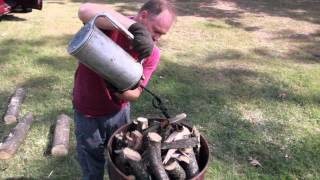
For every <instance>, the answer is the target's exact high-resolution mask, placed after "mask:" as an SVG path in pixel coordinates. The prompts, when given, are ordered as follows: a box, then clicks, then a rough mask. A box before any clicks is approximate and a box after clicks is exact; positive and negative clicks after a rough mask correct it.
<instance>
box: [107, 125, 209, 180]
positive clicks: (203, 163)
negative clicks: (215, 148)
mask: <svg viewBox="0 0 320 180" xmlns="http://www.w3.org/2000/svg"><path fill="white" fill-rule="evenodd" d="M183 125H184V126H186V127H187V128H189V129H191V127H190V126H188V125H186V124H183ZM129 126H130V124H127V125H123V126H122V127H120V128H119V129H118V130H117V131H115V132H114V133H113V134H112V136H111V138H110V139H109V142H108V145H107V155H106V156H107V161H108V173H109V179H110V180H131V179H132V178H131V177H129V176H127V175H125V174H124V173H123V172H121V171H120V169H118V168H117V166H116V165H115V163H114V155H113V150H112V148H113V147H112V144H113V141H114V137H115V135H116V134H119V133H120V132H124V133H125V132H127V129H128V127H129ZM200 145H201V147H200V153H199V155H200V156H199V160H198V164H199V169H200V172H199V174H198V175H197V176H196V177H194V178H192V179H191V180H204V178H205V173H206V170H207V169H208V163H209V158H210V153H209V147H208V141H207V140H206V139H205V138H204V137H203V136H202V135H200Z"/></svg>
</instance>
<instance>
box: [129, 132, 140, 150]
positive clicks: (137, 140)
mask: <svg viewBox="0 0 320 180" xmlns="http://www.w3.org/2000/svg"><path fill="white" fill-rule="evenodd" d="M131 137H132V139H133V142H134V146H133V147H132V149H133V150H135V151H140V150H141V148H142V139H143V136H142V134H141V133H140V132H139V131H137V130H135V131H132V132H131Z"/></svg>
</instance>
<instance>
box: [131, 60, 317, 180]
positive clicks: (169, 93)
mask: <svg viewBox="0 0 320 180" xmlns="http://www.w3.org/2000/svg"><path fill="white" fill-rule="evenodd" d="M219 58H220V57H219ZM161 61H162V62H161V63H162V65H163V67H162V69H161V70H160V71H158V72H157V73H156V74H155V75H154V77H153V78H152V80H151V82H150V84H149V85H148V88H149V89H152V90H153V91H154V92H155V93H157V94H158V95H159V96H160V97H162V98H163V99H164V100H165V103H166V105H167V107H168V108H169V112H170V114H171V115H175V114H178V113H181V112H185V113H186V114H187V115H188V117H187V122H189V123H190V124H194V125H198V126H199V127H200V131H201V132H202V133H203V134H204V136H205V137H206V138H207V140H208V141H209V144H210V145H209V146H210V147H211V155H212V156H213V161H214V160H216V161H222V162H224V163H227V164H228V165H234V164H237V167H238V168H239V169H238V170H239V171H242V170H245V169H247V168H248V167H249V166H250V165H249V162H248V158H249V157H253V158H257V159H258V160H259V161H260V163H262V164H263V168H252V169H251V168H250V167H249V169H250V171H252V172H256V173H257V174H258V175H259V176H261V175H262V176H264V177H267V176H269V177H273V178H277V177H278V176H279V175H280V176H283V177H305V176H306V175H307V174H308V173H309V174H310V173H311V175H316V173H315V172H317V171H319V167H320V166H318V164H319V163H318V162H319V161H320V155H319V152H320V150H319V148H318V147H317V146H319V144H320V142H319V140H317V141H312V139H315V138H319V135H315V136H312V135H310V136H306V137H305V139H302V140H299V142H296V140H295V139H294V138H292V140H288V138H290V137H291V136H294V134H295V132H294V130H293V129H292V127H291V124H290V123H289V124H287V123H286V121H287V120H289V119H286V118H288V117H283V118H284V119H280V120H276V119H272V118H276V117H277V116H273V115H271V116H270V117H262V119H260V120H261V121H262V122H252V121H251V119H246V117H244V116H243V112H241V111H240V110H238V109H236V107H235V104H236V103H241V102H249V101H256V100H258V101H260V100H262V101H263V102H268V103H267V104H266V105H267V106H272V104H274V103H282V104H287V103H291V102H292V101H293V102H294V103H300V101H302V102H305V103H315V102H309V100H308V99H309V98H312V97H299V101H298V102H296V99H295V98H294V97H295V96H298V95H296V94H295V92H292V91H290V92H289V93H290V96H291V95H292V96H293V98H288V99H286V100H283V99H281V98H280V97H279V92H282V90H283V88H284V87H287V86H288V85H287V84H285V83H283V82H279V81H277V80H275V79H273V78H272V77H271V76H269V75H268V74H265V73H260V72H255V71H253V70H248V69H241V68H240V69H239V68H225V69H212V68H199V67H196V66H191V67H185V66H183V65H180V64H175V63H170V62H168V61H166V59H162V60H161ZM160 77H161V78H160ZM256 81H261V82H260V83H259V85H257V84H256V83H255V82H256ZM269 102H270V103H269ZM264 108H268V107H264ZM132 111H133V112H132V114H133V116H136V117H137V116H141V115H143V116H144V115H146V117H159V116H161V114H160V112H159V111H158V110H155V109H153V108H152V106H151V98H150V97H149V95H148V94H146V93H143V95H142V99H141V100H140V101H139V102H137V103H134V104H133V108H132ZM271 112H272V111H271ZM311 148H315V150H314V151H313V150H311ZM307 159H311V160H310V161H308V160H307ZM305 160H307V163H306V162H305ZM213 163H214V162H213Z"/></svg>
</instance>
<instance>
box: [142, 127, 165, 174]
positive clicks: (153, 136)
mask: <svg viewBox="0 0 320 180" xmlns="http://www.w3.org/2000/svg"><path fill="white" fill-rule="evenodd" d="M161 139H162V138H161V136H160V135H159V134H157V133H153V132H151V133H148V140H149V146H148V148H147V150H146V152H147V155H146V158H147V159H148V160H146V161H147V162H149V169H150V171H151V172H152V176H153V177H154V179H156V180H169V177H168V175H167V173H166V171H165V169H164V167H163V164H162V161H161V149H160V147H161Z"/></svg>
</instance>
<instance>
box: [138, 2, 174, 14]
mask: <svg viewBox="0 0 320 180" xmlns="http://www.w3.org/2000/svg"><path fill="white" fill-rule="evenodd" d="M164 10H166V11H168V12H169V14H170V15H171V16H172V17H173V19H174V18H175V17H176V11H175V8H174V6H173V5H172V3H171V2H170V1H169V0H149V1H147V2H146V3H145V4H144V5H143V6H142V7H141V9H140V11H139V12H142V11H148V12H149V13H150V14H151V15H153V16H157V15H159V14H160V13H161V12H162V11H164Z"/></svg>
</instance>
